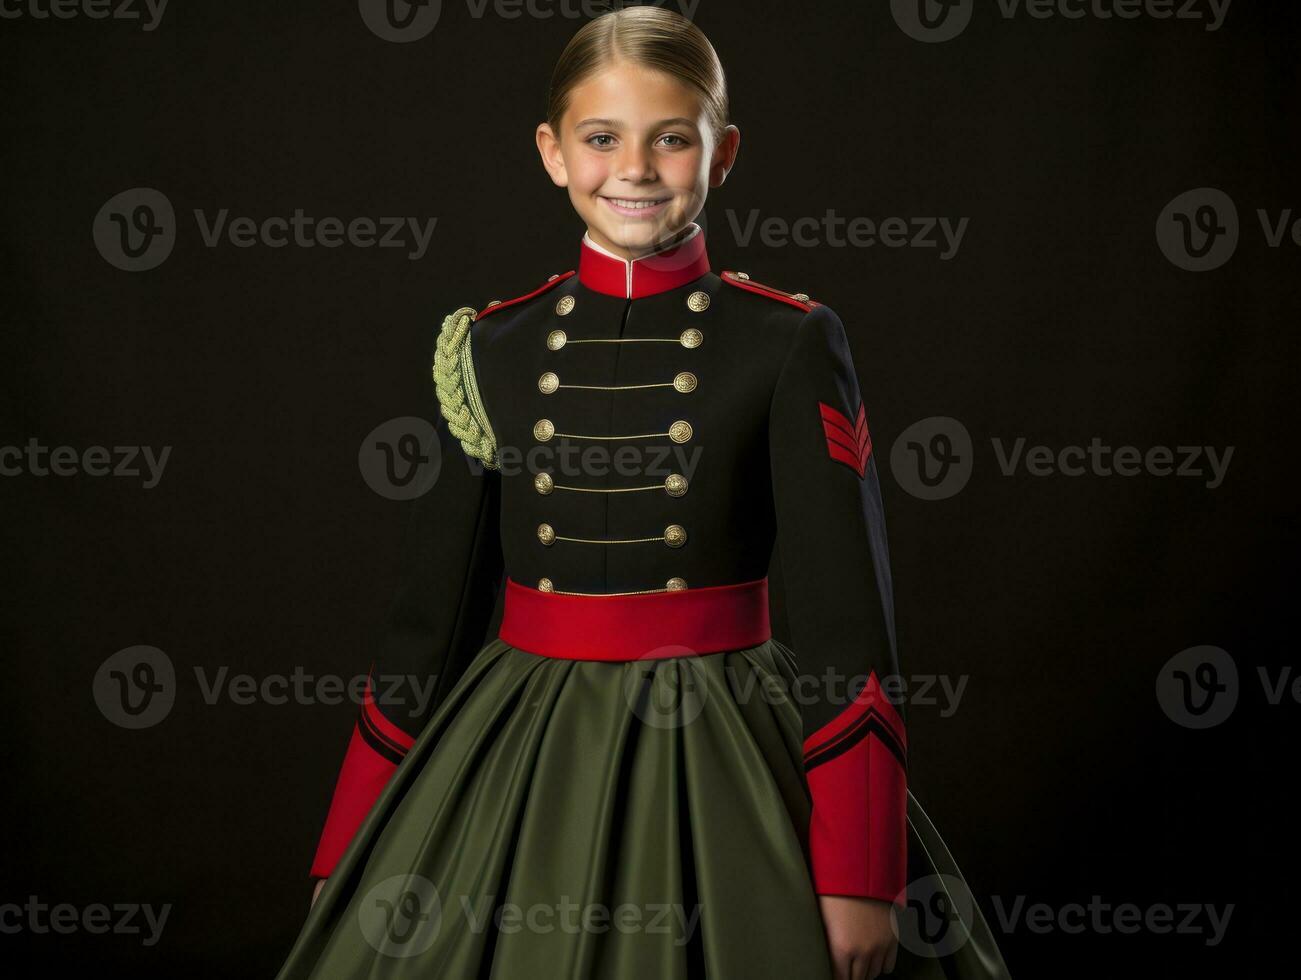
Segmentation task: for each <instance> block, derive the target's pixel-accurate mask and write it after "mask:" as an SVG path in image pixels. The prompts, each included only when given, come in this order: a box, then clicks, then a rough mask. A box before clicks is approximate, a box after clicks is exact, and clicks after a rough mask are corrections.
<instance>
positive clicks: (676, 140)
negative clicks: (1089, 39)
mask: <svg viewBox="0 0 1301 980" xmlns="http://www.w3.org/2000/svg"><path fill="white" fill-rule="evenodd" d="M660 139H661V140H671V141H672V142H670V143H668V144H667V145H668V146H670V147H672V148H673V149H679V148H681V147H684V146H690V145H691V142H690V141H689V140H688V139H687V138H686V137H685V136H680V135H679V134H677V133H665V134H664V135H663V136H661V137H660Z"/></svg>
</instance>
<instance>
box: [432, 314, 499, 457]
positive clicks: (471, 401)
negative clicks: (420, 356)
mask: <svg viewBox="0 0 1301 980" xmlns="http://www.w3.org/2000/svg"><path fill="white" fill-rule="evenodd" d="M478 315H479V314H478V311H477V310H474V309H473V308H471V307H469V306H462V307H461V308H460V309H458V310H457V311H456V312H455V313H451V314H449V315H448V316H447V317H446V318H444V320H443V326H442V329H441V330H439V331H438V342H437V343H436V344H435V345H434V370H433V376H434V390H435V392H437V394H438V404H439V407H440V409H441V410H442V413H443V418H445V419H447V428H448V429H449V430H450V431H451V433H452V435H454V436H455V437H456V438H457V439H459V440H461V448H463V449H464V450H465V453H466V455H467V456H473V457H475V458H476V459H481V460H483V465H484V466H485V467H486V468H488V469H490V470H498V469H501V461H500V460H499V459H498V458H497V438H496V436H494V435H493V432H492V426H491V425H490V424H489V423H488V412H487V410H486V409H485V408H484V407H483V400H482V399H481V398H480V397H479V385H478V382H477V381H476V380H475V377H474V361H473V359H472V358H471V356H470V325H471V324H472V323H473V322H474V318H475V317H476V316H478Z"/></svg>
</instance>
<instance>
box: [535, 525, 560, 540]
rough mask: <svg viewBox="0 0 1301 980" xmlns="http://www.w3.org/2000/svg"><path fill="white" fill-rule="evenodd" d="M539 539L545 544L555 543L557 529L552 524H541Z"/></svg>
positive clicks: (539, 526)
mask: <svg viewBox="0 0 1301 980" xmlns="http://www.w3.org/2000/svg"><path fill="white" fill-rule="evenodd" d="M538 540H539V541H541V542H542V543H543V544H555V543H556V529H555V528H554V527H552V526H551V525H550V524H539V525H538Z"/></svg>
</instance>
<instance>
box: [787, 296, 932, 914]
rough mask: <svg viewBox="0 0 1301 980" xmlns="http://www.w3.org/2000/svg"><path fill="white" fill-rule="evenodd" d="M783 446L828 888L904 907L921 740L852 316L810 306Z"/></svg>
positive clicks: (816, 853) (793, 369)
mask: <svg viewBox="0 0 1301 980" xmlns="http://www.w3.org/2000/svg"><path fill="white" fill-rule="evenodd" d="M769 453H770V460H771V466H772V487H773V504H774V509H775V514H776V521H777V551H778V555H779V560H780V565H781V571H782V580H783V583H784V586H785V609H786V614H787V620H788V624H789V629H790V635H791V640H792V643H793V645H794V648H795V654H796V659H797V661H798V666H799V688H798V692H797V700H798V702H799V704H800V710H801V714H802V717H803V736H804V770H805V774H806V777H807V780H808V786H809V792H810V796H811V799H812V814H811V818H810V825H809V860H810V870H811V873H812V877H813V884H814V891H815V892H817V893H818V894H820V895H853V896H861V897H870V898H876V899H881V900H884V901H897V900H898V899H899V898H900V893H901V892H902V890H903V888H904V885H905V884H906V868H907V862H906V846H907V789H906V775H905V759H906V750H907V741H906V737H905V732H904V721H903V717H902V714H901V713H900V710H898V709H897V708H896V706H895V705H894V704H892V703H891V702H890V701H889V700H888V699H887V697H886V692H885V691H883V690H882V685H883V684H887V685H888V688H887V689H888V690H893V689H894V688H895V684H894V683H893V680H888V679H893V678H896V677H897V675H898V660H897V656H896V652H895V638H894V611H893V596H892V592H891V586H890V568H889V554H888V552H887V548H886V535H885V521H884V514H883V511H882V506H881V489H880V484H879V482H878V480H877V469H876V460H875V457H874V456H873V455H872V441H871V436H870V435H869V433H868V429H867V419H866V409H865V406H864V404H863V400H862V396H861V394H860V391H859V386H858V379H857V376H856V374H855V372H854V361H853V358H852V356H851V354H850V349H849V342H848V340H847V338H846V336H845V329H844V326H843V325H842V324H841V322H840V319H839V318H838V317H837V316H836V314H835V313H834V312H832V311H831V310H830V309H829V308H828V307H826V306H822V305H815V306H814V307H813V308H812V309H811V310H810V311H809V312H808V313H806V314H805V316H804V319H803V321H802V322H801V323H800V325H799V328H798V331H797V333H796V336H795V339H794V341H793V342H792V345H791V347H790V349H789V350H788V352H787V355H786V360H785V363H784V364H783V366H782V370H781V374H780V376H779V377H778V380H777V383H776V387H775V389H774V393H773V399H772V406H771V416H770V419H769Z"/></svg>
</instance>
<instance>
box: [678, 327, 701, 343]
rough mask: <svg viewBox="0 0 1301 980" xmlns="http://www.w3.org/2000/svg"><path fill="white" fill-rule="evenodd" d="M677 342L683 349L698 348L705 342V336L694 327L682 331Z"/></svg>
mask: <svg viewBox="0 0 1301 980" xmlns="http://www.w3.org/2000/svg"><path fill="white" fill-rule="evenodd" d="M678 341H679V342H680V343H681V344H682V346H683V347H699V346H700V345H701V344H703V343H704V342H705V335H704V334H703V333H701V332H700V331H699V330H697V329H696V328H695V327H688V328H687V329H686V330H683V331H682V336H680V337H679V338H678Z"/></svg>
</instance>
